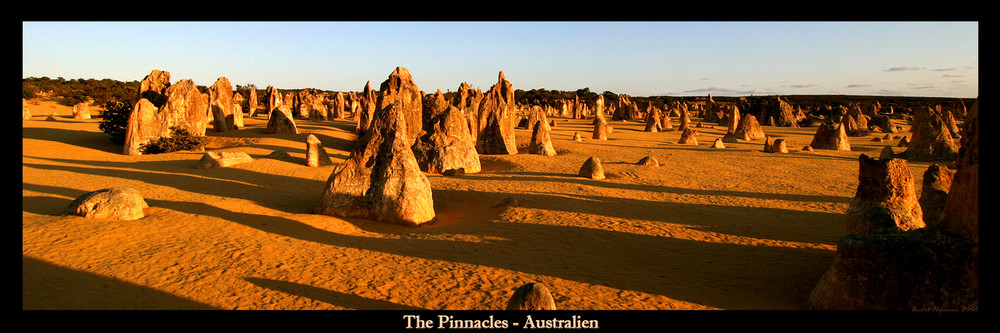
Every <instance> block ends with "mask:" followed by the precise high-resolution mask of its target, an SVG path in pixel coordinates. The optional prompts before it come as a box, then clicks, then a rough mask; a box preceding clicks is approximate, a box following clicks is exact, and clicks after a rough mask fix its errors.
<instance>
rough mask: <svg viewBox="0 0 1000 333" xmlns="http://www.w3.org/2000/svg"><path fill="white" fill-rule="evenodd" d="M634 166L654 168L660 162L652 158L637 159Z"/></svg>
mask: <svg viewBox="0 0 1000 333" xmlns="http://www.w3.org/2000/svg"><path fill="white" fill-rule="evenodd" d="M635 164H637V165H645V166H654V167H655V166H660V162H659V161H657V160H656V158H655V157H652V156H646V157H643V158H641V159H639V162H636V163H635Z"/></svg>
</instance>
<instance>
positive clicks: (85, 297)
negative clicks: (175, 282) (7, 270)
mask: <svg viewBox="0 0 1000 333" xmlns="http://www.w3.org/2000/svg"><path fill="white" fill-rule="evenodd" d="M21 258H22V260H21V263H22V264H21V268H22V278H21V300H22V301H21V309H22V310H135V309H140V308H141V309H143V310H216V308H214V307H212V306H209V305H205V304H201V303H198V302H195V301H191V300H189V299H185V298H181V297H177V296H174V295H171V294H169V293H165V292H161V291H158V290H154V289H149V288H146V287H142V286H138V285H134V284H131V283H128V282H124V281H120V280H116V279H112V278H107V277H103V276H99V275H94V274H91V273H87V272H81V271H77V270H73V269H69V268H65V267H59V266H56V265H53V264H51V263H48V262H45V261H42V260H39V259H36V258H32V257H28V256H22V257H21Z"/></svg>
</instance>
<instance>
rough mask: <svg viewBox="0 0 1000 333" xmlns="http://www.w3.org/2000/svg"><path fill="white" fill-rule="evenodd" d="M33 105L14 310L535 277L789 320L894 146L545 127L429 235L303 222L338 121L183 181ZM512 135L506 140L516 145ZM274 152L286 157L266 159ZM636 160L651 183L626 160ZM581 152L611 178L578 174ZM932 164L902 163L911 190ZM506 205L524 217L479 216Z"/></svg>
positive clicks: (261, 138) (263, 297)
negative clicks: (114, 203) (92, 215)
mask: <svg viewBox="0 0 1000 333" xmlns="http://www.w3.org/2000/svg"><path fill="white" fill-rule="evenodd" d="M29 109H30V110H31V112H32V114H33V115H34V117H33V118H32V119H31V120H30V121H24V122H23V140H22V148H23V156H22V163H23V165H22V173H23V190H22V193H23V212H22V216H23V219H22V246H23V276H22V278H23V280H22V282H23V284H22V288H23V290H22V291H23V303H22V304H23V309H241V310H256V309H264V310H269V309H370V310H380V309H431V310H445V309H474V310H480V309H502V308H504V305H505V303H506V301H507V299H508V298H509V297H510V295H511V294H512V293H513V291H514V289H516V288H517V287H518V286H520V285H522V284H525V283H528V282H533V281H534V282H541V283H543V284H545V285H546V286H548V288H549V290H550V291H551V292H552V294H553V296H554V299H555V302H556V305H557V306H558V307H559V309H565V310H591V309H597V310H618V309H640V310H674V309H679V310H692V309H726V310H802V309H807V302H806V301H807V299H808V295H809V292H810V291H811V290H812V288H813V287H814V286H815V284H816V282H817V281H818V280H819V278H820V275H822V274H823V272H824V271H825V270H826V269H827V268H828V267H829V266H830V264H831V263H832V260H833V257H834V255H835V251H836V244H837V240H838V239H839V238H840V237H842V236H844V235H845V226H844V221H845V217H844V212H845V211H846V209H847V206H848V203H849V202H850V200H851V198H852V197H853V195H854V191H855V188H856V186H857V167H858V162H857V157H858V155H859V154H862V153H865V154H870V155H873V156H877V155H878V153H879V151H880V150H881V149H882V147H883V146H886V145H889V146H893V147H894V146H895V145H896V143H897V142H898V140H889V141H887V142H884V143H876V142H872V141H871V139H872V138H873V137H874V136H879V137H881V136H882V135H884V134H880V133H876V134H873V135H870V136H867V137H856V138H851V139H850V143H851V146H852V147H853V149H854V151H850V152H841V151H829V150H817V151H815V152H802V151H800V149H801V147H802V146H804V145H807V144H809V142H810V141H811V139H812V135H813V133H814V132H815V128H777V127H769V126H765V127H764V131H765V133H767V134H768V135H771V136H775V137H781V138H785V139H786V140H787V142H788V144H789V150H790V151H791V152H790V153H789V154H769V153H764V152H762V144H763V140H762V139H761V140H755V141H752V142H746V143H737V144H731V143H727V144H726V146H727V148H726V149H712V148H709V145H710V144H711V142H712V141H713V140H714V139H715V138H717V137H720V136H721V135H722V134H724V129H723V127H721V126H716V127H715V128H702V129H700V134H699V135H698V140H699V144H698V145H697V146H682V145H678V144H676V142H677V139H678V138H679V136H680V133H679V132H676V131H672V132H661V133H647V132H642V129H643V127H644V125H643V124H642V122H640V121H630V122H621V121H610V124H611V125H612V126H613V127H614V132H613V133H611V134H610V135H609V138H610V139H609V140H607V141H603V142H598V141H595V140H592V139H590V137H591V130H592V126H591V125H590V124H591V120H571V119H565V118H558V117H556V118H550V119H555V120H556V123H557V124H556V126H555V127H553V128H552V129H553V133H552V141H553V145H554V146H555V148H556V150H557V152H558V153H559V154H558V155H557V156H553V157H545V156H539V155H529V154H525V153H522V154H518V155H509V156H496V155H489V156H487V155H484V156H481V160H482V164H483V172H481V173H478V174H469V175H463V176H454V177H448V176H441V175H429V176H428V177H429V179H430V182H431V184H432V186H433V191H434V192H433V193H434V194H433V196H434V205H435V210H436V212H437V216H438V218H437V221H436V222H434V223H432V224H430V225H425V226H421V227H418V228H410V227H404V226H397V225H389V224H384V223H379V222H374V221H369V220H361V219H345V218H336V217H331V216H323V215H315V214H311V213H310V210H311V209H312V208H313V207H314V206H315V205H316V204H317V202H318V200H319V196H320V193H321V191H322V190H323V186H324V184H325V182H326V179H327V177H329V176H330V173H331V171H332V170H333V168H334V166H323V167H308V166H306V165H305V138H306V136H307V135H308V134H310V133H311V134H314V135H316V136H317V137H318V138H320V139H321V140H322V141H323V144H324V145H325V147H326V149H327V151H328V152H329V153H330V155H331V157H333V159H334V161H335V162H338V163H339V162H340V161H343V160H344V159H346V158H347V156H348V155H349V150H350V148H351V146H352V143H353V140H354V135H353V134H352V133H351V130H352V129H353V127H354V123H353V122H352V121H349V120H336V121H307V120H297V122H298V124H299V130H300V131H301V133H300V134H297V135H273V134H264V133H263V129H262V128H263V126H264V125H265V120H264V118H262V117H257V118H254V119H246V120H245V122H246V125H247V127H246V128H245V129H241V130H239V131H234V132H227V133H221V134H217V133H210V134H209V136H210V137H211V138H212V143H211V144H210V145H209V147H208V149H209V150H219V151H242V152H246V153H248V154H250V155H251V156H252V157H253V158H254V159H255V160H254V161H253V162H251V163H247V164H241V165H236V166H233V167H229V168H223V169H210V170H199V169H195V165H196V164H197V162H198V160H199V159H200V158H201V155H202V153H201V152H175V153H170V154H162V155H148V156H126V155H123V154H122V147H121V146H119V145H115V144H113V143H111V141H110V139H109V136H107V135H106V134H104V133H102V132H101V131H100V130H99V129H98V124H99V122H100V119H92V120H75V119H72V118H71V117H70V115H71V114H72V111H71V110H72V109H71V108H70V107H65V106H60V105H57V104H55V103H54V102H50V101H41V102H39V104H29ZM53 112H54V113H56V115H57V118H59V120H58V121H45V120H44V119H45V116H47V115H49V114H51V113H53ZM698 120H699V119H697V118H695V119H693V122H692V124H694V123H697V121H698ZM674 122H675V124H674V126H675V127H676V126H677V120H676V119H675V120H674ZM711 125H714V124H711ZM575 132H580V134H581V135H582V136H583V137H584V141H583V142H574V141H572V140H571V138H572V136H573V133H575ZM901 134H905V135H909V133H901ZM529 137H530V133H529V132H528V131H527V130H523V129H518V130H517V141H518V143H519V144H520V146H522V147H524V146H525V144H526V142H527V140H528V139H529ZM274 150H285V151H287V152H289V153H290V154H291V155H292V157H294V158H295V159H296V160H293V161H282V160H274V159H268V158H264V156H266V155H267V154H269V153H271V152H272V151H274ZM894 150H895V151H896V152H897V153H898V152H901V151H902V150H903V148H894ZM525 151H526V149H522V152H525ZM647 155H650V156H653V157H655V158H656V159H657V160H659V162H660V164H661V166H660V167H645V166H639V165H635V164H634V163H635V162H637V161H638V160H639V159H641V158H642V157H644V156H647ZM590 156H597V157H599V158H600V159H601V160H602V161H603V162H604V169H605V172H606V174H607V176H608V178H607V179H604V180H590V179H586V178H581V177H577V176H576V173H577V171H578V170H579V167H580V165H582V164H583V162H584V161H585V160H586V159H587V158H589V157H590ZM929 164H930V163H927V162H910V167H911V170H912V172H913V175H914V179H915V181H916V185H917V189H918V191H919V189H920V179H922V174H923V172H924V170H925V169H926V168H927V166H928V165H929ZM114 186H128V187H133V188H136V189H138V190H139V191H140V192H141V193H142V194H143V196H144V198H145V199H146V201H147V202H148V203H149V205H150V206H151V207H150V208H149V209H148V210H147V211H146V213H147V216H146V217H145V218H143V219H141V220H136V221H113V220H95V219H85V218H82V217H77V216H69V215H61V214H60V213H61V212H62V211H63V209H65V208H66V206H67V205H68V204H69V202H70V201H72V200H73V199H75V198H76V197H78V196H80V195H82V194H84V193H86V192H90V191H94V190H98V189H102V188H107V187H114ZM507 196H512V197H514V198H516V199H517V200H518V201H519V203H520V206H517V207H509V208H494V207H492V206H493V204H494V203H496V202H498V201H500V200H501V199H503V198H505V197H507Z"/></svg>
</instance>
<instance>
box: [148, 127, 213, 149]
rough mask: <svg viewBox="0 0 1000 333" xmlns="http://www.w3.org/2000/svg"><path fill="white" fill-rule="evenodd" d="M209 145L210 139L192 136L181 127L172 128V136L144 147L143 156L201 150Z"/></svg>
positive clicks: (157, 139) (153, 141)
mask: <svg viewBox="0 0 1000 333" xmlns="http://www.w3.org/2000/svg"><path fill="white" fill-rule="evenodd" d="M206 143H208V138H206V137H201V136H195V135H191V133H188V131H187V130H185V129H183V128H180V127H176V126H175V127H171V128H170V136H169V137H165V138H156V140H152V141H150V142H148V143H146V145H144V146H142V148H140V150H142V153H143V154H146V155H149V154H162V153H169V152H175V151H181V150H196V149H201V148H202V147H204V146H205V144H206Z"/></svg>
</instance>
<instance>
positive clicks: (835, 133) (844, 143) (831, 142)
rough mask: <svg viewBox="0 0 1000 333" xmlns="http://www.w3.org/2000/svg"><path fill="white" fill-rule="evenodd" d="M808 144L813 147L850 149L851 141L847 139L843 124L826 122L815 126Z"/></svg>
mask: <svg viewBox="0 0 1000 333" xmlns="http://www.w3.org/2000/svg"><path fill="white" fill-rule="evenodd" d="M834 126H836V127H834ZM809 146H811V147H813V148H814V149H832V150H851V143H850V142H849V141H848V139H847V130H846V128H845V127H844V125H843V124H840V125H834V124H832V123H826V122H824V123H822V124H820V125H819V127H817V128H816V134H813V139H812V142H811V143H810V144H809Z"/></svg>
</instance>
